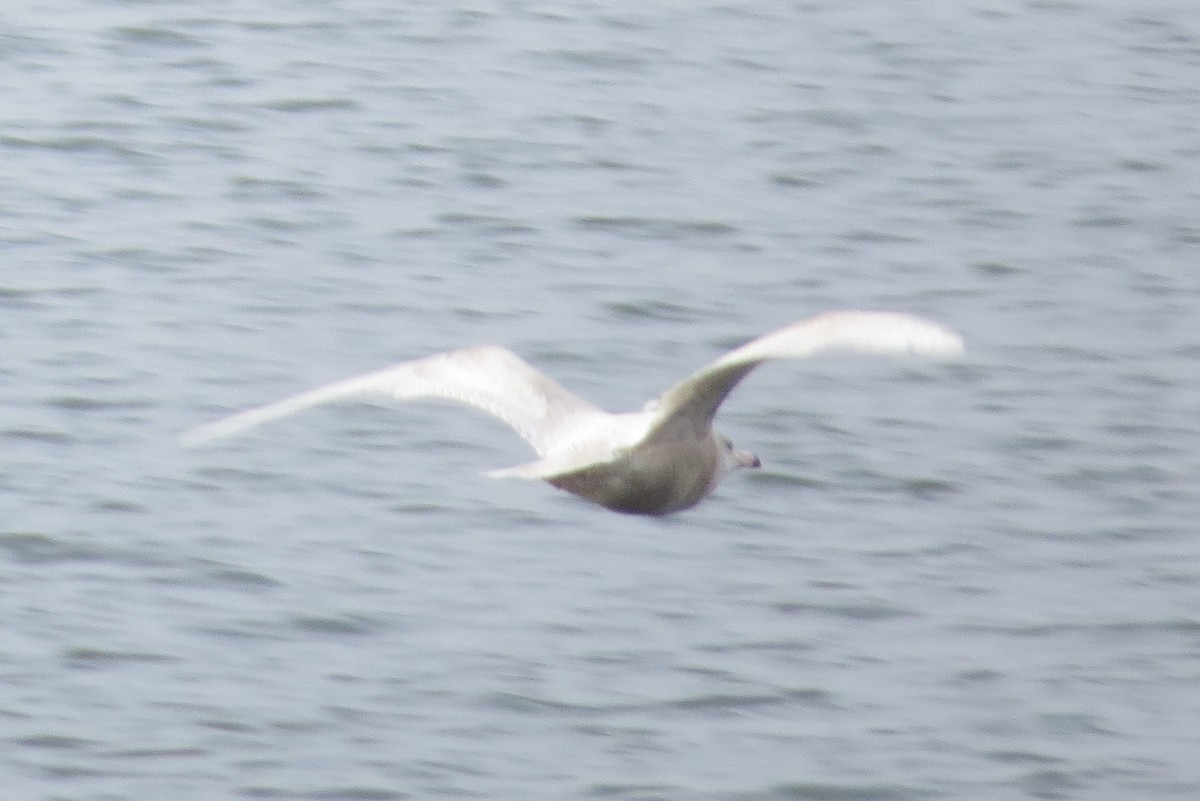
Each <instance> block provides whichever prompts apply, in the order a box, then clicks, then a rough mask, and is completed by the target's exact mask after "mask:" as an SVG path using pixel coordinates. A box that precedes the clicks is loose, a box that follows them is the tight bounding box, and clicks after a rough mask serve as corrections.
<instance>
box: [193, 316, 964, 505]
mask: <svg viewBox="0 0 1200 801" xmlns="http://www.w3.org/2000/svg"><path fill="white" fill-rule="evenodd" d="M830 352H832V353H877V354H892V355H906V354H912V355H921V356H929V357H937V358H953V357H956V356H959V355H961V354H962V353H963V341H962V338H961V337H960V336H959V335H958V334H956V333H955V332H953V331H951V330H950V329H948V328H946V327H944V326H942V325H939V324H938V323H934V322H930V321H929V320H925V319H922V318H920V317H914V316H912V315H908V314H901V313H896V312H880V311H836V312H827V313H825V314H821V315H818V316H816V317H813V318H810V319H808V320H803V321H801V322H797V323H793V324H792V325H789V326H786V327H784V328H781V329H779V330H777V331H774V332H772V333H770V334H766V335H765V336H762V337H759V338H758V339H755V340H752V341H751V342H748V343H746V344H745V345H742V346H741V347H739V348H736V349H735V350H732V351H730V352H729V353H726V354H725V355H724V356H722V357H721V358H719V359H717V360H716V361H714V362H713V363H711V364H709V365H708V366H707V367H704V368H702V369H700V370H698V371H697V372H695V373H692V374H691V375H690V376H688V377H687V378H685V379H683V380H682V381H680V382H679V383H677V384H675V385H674V386H673V387H671V388H670V389H668V390H667V391H666V392H664V393H663V394H662V395H660V396H659V397H658V398H657V399H655V400H652V401H650V402H649V403H647V404H646V405H645V407H643V408H642V410H641V411H636V412H627V413H623V414H612V413H609V412H606V411H603V410H601V409H599V408H597V407H596V406H593V405H592V404H591V403H589V402H588V401H586V400H584V399H583V398H581V397H579V396H578V395H576V394H574V393H573V392H571V391H569V390H567V389H565V388H563V387H562V386H560V385H559V384H558V383H557V382H555V381H554V380H553V379H551V378H550V377H548V376H546V375H545V374H543V373H541V372H540V371H538V370H537V369H535V368H533V367H532V366H530V365H529V364H528V363H527V362H525V361H524V360H522V359H521V358H520V357H519V356H517V355H516V354H514V353H513V352H512V351H510V350H508V349H506V348H503V347H498V346H494V345H483V346H477V347H469V348H463V349H461V350H453V351H448V352H445V353H437V354H434V355H432V356H427V357H424V358H420V359H413V360H411V361H404V362H400V363H399V364H395V365H392V366H391V367H386V368H384V369H382V370H377V371H375V372H371V373H366V374H364V375H360V376H356V377H354V378H348V379H345V380H342V381H337V382H334V383H332V384H326V385H325V386H321V387H317V388H316V389H311V390H309V391H307V392H301V393H300V394H298V395H293V396H291V397H288V398H284V399H283V400H279V401H276V402H274V403H269V404H266V405H264V406H258V407H255V408H252V409H247V410H246V411H243V412H238V413H237V414H233V415H230V416H229V417H225V418H223V419H220V420H217V421H215V422H213V423H208V424H206V425H202V426H199V427H197V428H194V429H192V430H191V431H188V432H187V433H185V434H184V435H183V436H182V437H181V438H180V439H181V442H182V444H184V445H185V446H188V447H193V446H198V445H203V444H206V443H209V442H212V441H213V440H216V439H220V438H222V437H227V436H230V435H232V434H237V433H239V432H242V431H245V430H246V429H248V428H252V427H254V426H258V425H261V424H262V423H266V422H268V421H271V420H276V419H278V418H281V417H285V416H287V415H290V414H293V413H295V412H299V411H301V410H303V409H309V408H312V407H314V406H320V405H322V404H325V403H331V402H335V401H343V400H350V399H361V398H372V397H374V398H384V399H394V400H414V399H423V398H430V399H442V400H447V401H452V402H456V403H460V404H465V405H467V406H473V407H475V408H476V409H479V410H481V411H483V412H486V413H488V414H490V415H492V416H493V417H496V418H498V419H499V420H501V421H502V422H504V423H506V424H508V425H509V426H510V427H511V428H513V429H514V430H515V431H516V432H517V433H518V434H519V435H520V436H521V437H522V438H523V439H524V440H525V441H526V442H528V443H529V445H530V446H532V448H533V450H534V451H536V453H537V455H538V458H537V459H536V460H535V461H532V462H529V463H527V464H521V465H517V466H515V467H508V468H504V469H502V470H494V471H491V472H489V473H486V474H485V475H488V476H490V477H493V478H521V479H530V480H543V481H546V482H548V483H550V484H552V485H553V486H555V487H558V488H559V489H562V490H566V491H567V492H570V493H573V494H575V495H578V496H579V497H581V498H585V499H587V500H589V501H593V502H595V503H598V504H600V505H601V506H604V507H607V508H609V509H612V510H615V511H617V512H626V513H630V514H642V515H666V514H670V513H672V512H678V511H680V510H681V509H687V508H689V507H691V506H694V505H695V504H697V503H699V502H700V501H701V500H702V499H703V498H704V497H706V496H707V495H709V494H710V493H711V492H712V491H713V490H714V489H716V487H717V485H718V484H719V483H720V482H721V479H723V478H724V477H725V476H727V475H728V474H729V473H731V472H733V471H734V470H737V469H739V468H755V467H759V466H761V462H760V461H759V459H758V457H757V456H755V455H754V454H753V453H750V452H749V451H743V450H739V449H737V448H735V447H734V445H733V443H732V442H731V441H730V440H729V439H728V438H727V437H725V436H722V435H721V434H719V433H717V432H716V431H714V430H713V428H712V421H713V417H714V415H716V413H717V409H719V408H720V406H721V403H722V402H723V401H724V400H725V398H726V396H727V395H728V394H729V393H730V391H732V390H733V388H734V387H735V386H737V384H738V382H739V381H741V380H742V379H743V378H745V377H746V376H747V375H748V374H749V373H750V371H752V370H753V369H754V368H756V367H758V366H759V365H760V364H762V363H763V362H765V361H767V360H769V359H799V358H804V357H808V356H814V355H817V354H822V353H830Z"/></svg>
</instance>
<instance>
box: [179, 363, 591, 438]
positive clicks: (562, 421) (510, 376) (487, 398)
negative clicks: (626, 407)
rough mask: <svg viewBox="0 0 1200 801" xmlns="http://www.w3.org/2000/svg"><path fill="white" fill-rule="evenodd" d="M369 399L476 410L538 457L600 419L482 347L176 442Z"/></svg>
mask: <svg viewBox="0 0 1200 801" xmlns="http://www.w3.org/2000/svg"><path fill="white" fill-rule="evenodd" d="M372 396H373V397H377V398H384V399H396V400H409V399H417V398H441V399H443V400H449V401H455V402H458V403H462V404H465V405H468V406H473V407H475V408H477V409H480V410H482V411H484V412H487V413H488V414H490V415H492V416H494V417H496V418H498V419H500V420H501V421H503V422H505V423H507V424H508V425H509V426H511V427H512V428H513V429H514V430H515V431H516V432H517V433H518V434H520V435H521V437H522V438H523V439H524V440H525V441H526V442H528V443H529V444H530V445H532V446H533V449H534V450H535V451H537V452H538V454H539V455H542V456H544V455H545V454H546V453H548V452H549V451H550V450H552V449H553V448H554V446H555V443H556V441H557V440H559V439H561V437H562V436H563V433H564V431H565V430H568V429H571V428H573V427H574V426H575V425H578V424H579V423H580V422H581V421H582V420H586V419H588V418H591V417H593V416H596V415H604V414H605V413H604V412H602V411H601V410H599V409H597V408H596V407H595V406H593V405H592V404H590V403H588V402H587V401H585V400H584V399H583V398H580V397H579V396H578V395H575V394H574V393H572V392H570V391H568V390H566V389H564V388H563V387H562V386H560V385H559V384H558V383H556V382H555V381H554V380H552V379H551V378H549V377H548V376H546V375H544V374H543V373H541V372H539V371H537V370H535V369H534V368H533V367H531V366H530V365H529V364H527V363H526V362H525V361H523V360H522V359H521V358H520V357H518V356H517V355H516V354H514V353H512V352H511V351H509V350H507V349H505V348H500V347H493V346H482V347H475V348H465V349H463V350H456V351H450V352H448V353H438V354H435V355H433V356H428V357H426V358H423V359H414V360H412V361H407V362H401V363H399V364H396V365H393V366H391V367H387V368H384V369H382V370H377V371H375V372H372V373H367V374H365V375H360V376H356V377H354V378H348V379H346V380H344V381H338V382H336V383H333V384H327V385H325V386H322V387H317V388H316V389H312V390H309V391H307V392H302V393H300V394H298V395H293V396H291V397H288V398H284V399H283V400H280V401H276V402H274V403H269V404H267V405H265V406H258V407H255V408H253V409H247V410H246V411H244V412H239V413H237V414H234V415H230V416H229V417H226V418H223V419H221V420H217V421H216V422H213V423H209V424H207V425H203V426H200V427H198V428H194V429H192V430H191V431H189V432H187V433H186V434H184V435H183V436H182V437H181V438H180V441H181V442H182V443H183V444H184V445H187V446H196V445H203V444H205V443H208V442H211V441H213V440H215V439H220V438H221V437H227V436H231V435H233V434H237V433H239V432H241V431H245V430H246V429H248V428H253V427H254V426H258V425H262V424H263V423H266V422H269V421H271V420H277V419H279V418H281V417H286V416H287V415H290V414H294V413H296V412H299V411H302V410H304V409H310V408H312V407H314V406H320V405H323V404H326V403H334V402H337V401H342V400H350V399H354V398H363V397H372Z"/></svg>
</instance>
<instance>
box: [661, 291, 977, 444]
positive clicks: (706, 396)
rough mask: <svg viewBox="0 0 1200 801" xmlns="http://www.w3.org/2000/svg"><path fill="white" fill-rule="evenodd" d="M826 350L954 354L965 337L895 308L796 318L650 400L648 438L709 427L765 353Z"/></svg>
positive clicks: (783, 355)
mask: <svg viewBox="0 0 1200 801" xmlns="http://www.w3.org/2000/svg"><path fill="white" fill-rule="evenodd" d="M826 352H848V353H880V354H895V355H904V354H914V355H921V356H933V357H942V358H947V357H955V356H959V355H961V354H962V353H963V341H962V337H960V336H959V335H958V334H956V333H954V332H953V331H951V330H950V329H948V328H946V327H944V326H942V325H939V324H938V323H934V322H930V321H929V320H924V319H922V318H920V317H913V316H911V315H907V314H898V313H894V312H874V311H837V312H828V313H826V314H821V315H818V316H817V317H813V318H811V319H808V320H804V321H801V322H798V323H793V324H792V325H789V326H787V327H785V328H781V329H779V330H778V331H774V332H772V333H770V334H766V335H765V336H761V337H759V338H758V339H755V340H753V341H751V342H748V343H746V344H745V345H742V346H741V347H740V348H737V349H736V350H732V351H730V352H729V353H726V354H725V355H724V356H722V357H721V358H720V359H717V360H716V361H715V362H713V363H712V364H710V365H708V366H707V367H705V368H703V369H701V370H699V371H698V372H696V373H693V374H692V375H690V376H688V377H687V378H685V379H684V380H683V381H681V382H679V383H678V384H676V385H675V386H673V387H671V388H670V389H668V390H667V391H666V392H664V393H663V394H662V395H661V396H660V397H659V398H658V400H656V401H651V404H650V405H649V406H648V409H649V410H653V411H655V412H656V413H657V414H658V418H657V420H656V421H655V423H654V424H653V425H652V427H651V432H650V434H649V435H648V436H647V438H646V439H647V441H648V442H652V441H655V440H660V439H669V438H672V437H673V436H675V435H676V433H682V432H684V431H686V433H687V434H688V435H692V434H694V433H698V432H702V431H705V430H707V429H708V427H709V425H711V423H712V418H713V415H715V414H716V413H717V409H718V408H719V407H720V406H721V403H722V402H723V401H724V400H725V397H726V396H727V395H728V394H729V393H730V392H731V391H732V390H733V388H734V387H735V386H737V383H738V382H739V381H741V380H742V379H743V378H745V377H746V375H747V374H748V373H749V372H750V371H751V370H753V369H754V368H755V367H757V366H758V365H760V364H762V363H763V362H764V361H766V360H767V359H800V358H804V357H806V356H814V355H817V354H820V353H826Z"/></svg>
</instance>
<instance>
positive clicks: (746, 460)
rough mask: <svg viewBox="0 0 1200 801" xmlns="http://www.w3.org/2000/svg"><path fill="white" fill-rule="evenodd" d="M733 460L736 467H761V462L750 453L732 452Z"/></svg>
mask: <svg viewBox="0 0 1200 801" xmlns="http://www.w3.org/2000/svg"><path fill="white" fill-rule="evenodd" d="M733 458H734V461H735V462H737V466H738V467H762V461H761V460H759V458H758V457H757V456H755V455H754V454H753V453H751V452H750V451H734V453H733Z"/></svg>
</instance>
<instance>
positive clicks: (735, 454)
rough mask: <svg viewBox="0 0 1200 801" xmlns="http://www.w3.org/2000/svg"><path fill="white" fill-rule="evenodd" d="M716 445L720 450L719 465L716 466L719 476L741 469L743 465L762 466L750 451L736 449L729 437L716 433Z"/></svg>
mask: <svg viewBox="0 0 1200 801" xmlns="http://www.w3.org/2000/svg"><path fill="white" fill-rule="evenodd" d="M716 438H717V446H718V448H719V450H720V453H719V458H720V467H719V468H718V470H719V472H720V476H726V475H728V474H729V473H732V472H733V471H734V470H741V469H742V468H745V467H762V462H761V461H759V458H758V457H757V456H755V455H754V454H753V453H751V452H750V451H743V450H740V449H738V448H737V447H736V446H735V445H734V444H733V441H732V440H731V439H729V437H726V436H722V435H721V434H717V435H716Z"/></svg>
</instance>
